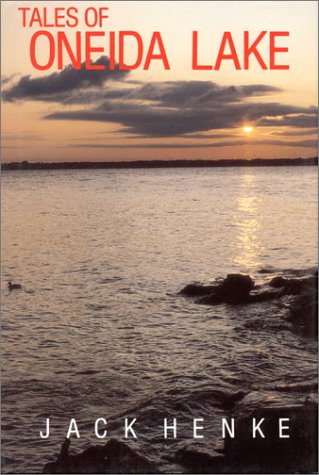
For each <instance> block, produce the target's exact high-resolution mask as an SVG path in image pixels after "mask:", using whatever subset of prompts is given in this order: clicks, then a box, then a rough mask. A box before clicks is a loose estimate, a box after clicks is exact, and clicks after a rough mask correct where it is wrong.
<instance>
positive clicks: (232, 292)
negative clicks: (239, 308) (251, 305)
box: [216, 274, 255, 304]
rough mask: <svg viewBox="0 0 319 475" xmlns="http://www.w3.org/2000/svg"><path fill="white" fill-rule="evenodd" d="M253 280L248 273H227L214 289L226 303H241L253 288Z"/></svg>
mask: <svg viewBox="0 0 319 475" xmlns="http://www.w3.org/2000/svg"><path fill="white" fill-rule="evenodd" d="M254 285H255V284H254V281H253V280H252V278H251V277H250V276H249V275H244V274H228V275H227V276H226V279H225V280H224V281H223V282H222V283H221V284H220V285H219V286H218V289H217V291H216V293H217V295H219V296H220V297H221V298H222V299H223V301H224V302H226V303H232V304H237V303H243V302H245V301H247V297H248V295H249V292H250V291H251V290H252V289H253V288H254Z"/></svg>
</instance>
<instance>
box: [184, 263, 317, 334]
mask: <svg viewBox="0 0 319 475" xmlns="http://www.w3.org/2000/svg"><path fill="white" fill-rule="evenodd" d="M180 294H181V295H184V296H186V297H191V298H195V299H196V302H197V303H200V304H206V305H220V304H223V303H226V304H230V305H244V304H256V303H262V302H269V301H273V300H278V301H279V300H280V299H282V298H283V297H288V298H289V299H290V300H289V306H290V311H289V314H288V316H287V321H289V322H290V323H291V324H292V326H293V328H294V329H295V330H297V331H299V332H301V333H303V334H304V335H306V336H317V335H318V320H317V314H318V305H317V302H318V271H317V270H313V269H311V271H308V272H307V271H304V274H302V273H301V271H298V272H297V271H295V272H294V271H292V270H290V271H287V275H278V276H275V277H272V278H271V279H270V280H269V281H268V282H266V283H264V284H263V285H255V282H254V281H253V279H252V278H251V277H250V276H249V275H244V274H228V275H227V276H226V278H225V279H218V280H217V281H216V283H215V284H213V285H202V284H199V283H196V284H189V285H187V286H186V287H184V288H183V289H182V290H181V292H180Z"/></svg>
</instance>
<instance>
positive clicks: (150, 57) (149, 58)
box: [143, 31, 170, 69]
mask: <svg viewBox="0 0 319 475" xmlns="http://www.w3.org/2000/svg"><path fill="white" fill-rule="evenodd" d="M156 43H158V48H159V50H160V52H159V54H154V49H155V45H156ZM153 59H161V60H162V61H163V64H164V68H165V69H170V67H169V63H168V59H167V56H166V51H165V48H164V43H163V40H162V37H161V34H160V32H159V31H154V33H153V35H152V38H151V43H150V46H149V49H148V52H147V55H146V59H145V64H144V68H143V69H148V68H149V66H150V62H151V61H152V60H153Z"/></svg>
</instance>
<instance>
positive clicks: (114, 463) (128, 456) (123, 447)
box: [105, 439, 160, 473]
mask: <svg viewBox="0 0 319 475" xmlns="http://www.w3.org/2000/svg"><path fill="white" fill-rule="evenodd" d="M105 453H106V456H107V460H108V463H107V473H160V472H159V471H158V468H157V467H156V466H154V465H153V464H152V463H151V462H150V461H149V460H148V459H147V458H146V457H143V455H141V454H139V453H138V452H136V451H135V450H133V449H131V447H129V446H128V445H127V444H125V443H124V442H121V441H120V440H117V439H111V440H110V441H109V442H108V443H107V444H106V446H105Z"/></svg>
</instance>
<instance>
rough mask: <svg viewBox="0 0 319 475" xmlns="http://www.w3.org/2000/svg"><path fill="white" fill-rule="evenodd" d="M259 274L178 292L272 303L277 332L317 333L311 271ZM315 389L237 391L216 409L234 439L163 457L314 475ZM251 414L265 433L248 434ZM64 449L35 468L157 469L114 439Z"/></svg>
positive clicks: (199, 466)
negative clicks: (281, 425)
mask: <svg viewBox="0 0 319 475" xmlns="http://www.w3.org/2000/svg"><path fill="white" fill-rule="evenodd" d="M259 274H260V275H261V276H263V278H262V279H261V283H255V281H254V280H253V279H252V278H251V277H250V276H249V275H243V274H228V275H227V276H226V277H225V278H219V279H216V281H214V282H213V283H210V284H202V283H191V284H188V285H187V286H186V287H184V288H183V289H182V290H181V292H180V295H181V296H183V297H185V298H190V299H193V300H194V302H196V303H197V304H199V305H231V306H243V305H247V306H248V305H249V306H251V305H261V304H266V302H268V304H269V303H270V302H273V303H276V304H278V305H280V306H281V308H282V309H283V311H282V314H281V317H278V318H280V319H281V321H278V324H277V327H276V328H277V329H279V330H280V329H281V326H282V328H283V329H285V330H286V329H289V330H291V331H293V332H296V333H298V334H299V335H300V338H303V337H305V338H311V339H314V338H315V337H317V335H318V322H317V302H318V271H317V270H316V269H307V270H302V271H296V270H285V271H278V270H275V269H260V271H259ZM238 389H240V388H238ZM317 391H318V383H317V381H316V380H314V381H305V382H291V383H288V384H287V383H286V384H285V382H283V383H282V384H280V385H278V384H277V385H276V384H275V385H274V386H273V387H269V388H267V389H265V388H263V389H256V388H251V390H250V391H240V390H239V391H237V392H236V393H234V394H233V397H230V398H228V399H227V401H226V402H227V404H226V403H225V404H224V406H223V407H222V409H223V411H224V414H225V417H227V418H229V419H231V418H233V417H234V418H236V421H238V430H237V429H236V437H235V438H232V437H230V436H229V434H226V438H225V439H224V446H223V448H218V447H212V450H210V451H209V452H208V451H204V450H203V449H202V448H201V447H200V445H199V444H197V443H196V442H194V441H193V440H192V441H190V442H189V444H186V445H184V447H183V448H180V449H177V450H176V451H175V453H173V454H171V453H170V454H169V455H167V457H166V458H167V460H169V462H171V463H172V464H173V465H174V466H178V467H180V471H179V472H178V473H212V474H213V473H317V469H318V458H317V453H318V452H317V450H318V440H317V421H318V399H317ZM229 401H231V403H230V402H229ZM278 417H280V418H283V419H285V420H289V438H279V437H278ZM252 418H256V419H257V420H261V419H264V423H263V431H264V432H265V435H266V438H262V437H256V438H252V437H251V421H252ZM236 427H237V425H236ZM69 447H70V440H69V439H66V440H65V441H64V443H63V445H62V449H61V452H60V455H59V456H58V458H57V459H56V460H55V461H54V462H50V463H48V464H46V465H45V467H44V469H43V473H161V472H160V470H159V468H158V467H157V466H156V465H155V464H154V463H153V462H152V461H151V460H148V459H147V458H146V457H145V456H143V455H141V454H140V453H138V452H137V451H135V450H133V449H132V448H131V447H130V446H129V445H128V444H127V443H125V442H123V441H121V440H117V439H110V440H108V442H107V443H106V444H104V445H95V446H90V447H89V448H88V449H86V450H84V451H83V452H81V453H78V454H75V455H73V454H71V453H70V452H69Z"/></svg>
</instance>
